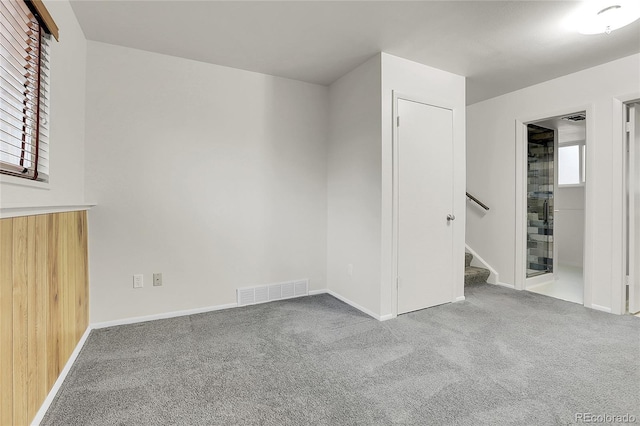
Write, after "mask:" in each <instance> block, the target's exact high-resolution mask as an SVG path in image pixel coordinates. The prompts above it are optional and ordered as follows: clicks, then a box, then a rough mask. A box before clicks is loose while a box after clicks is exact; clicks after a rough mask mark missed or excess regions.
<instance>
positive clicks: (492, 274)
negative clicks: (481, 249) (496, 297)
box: [464, 244, 500, 284]
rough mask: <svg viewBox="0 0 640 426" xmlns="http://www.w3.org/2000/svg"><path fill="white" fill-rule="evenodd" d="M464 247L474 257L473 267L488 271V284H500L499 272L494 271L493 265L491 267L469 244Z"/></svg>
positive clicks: (472, 260)
mask: <svg viewBox="0 0 640 426" xmlns="http://www.w3.org/2000/svg"><path fill="white" fill-rule="evenodd" d="M464 247H465V249H466V251H467V252H469V253H471V254H472V255H473V259H471V266H477V267H479V268H485V269H488V270H489V278H487V283H489V284H498V283H499V282H500V276H499V274H498V271H496V270H495V269H493V268H492V267H491V265H489V264H488V263H487V262H486V261H485V260H484V259H483V258H482V257H481V256H480V255H479V254H478V253H476V252H475V251H474V250H473V249H472V248H471V247H469V245H468V244H465V245H464Z"/></svg>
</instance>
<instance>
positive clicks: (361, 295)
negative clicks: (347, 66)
mask: <svg viewBox="0 0 640 426" xmlns="http://www.w3.org/2000/svg"><path fill="white" fill-rule="evenodd" d="M381 84H382V82H381V61H380V55H376V56H374V57H373V58H371V59H370V60H368V61H367V62H365V63H364V64H362V65H360V66H359V67H358V68H356V69H355V70H353V71H351V72H350V73H348V74H346V75H345V76H343V77H342V78H340V79H339V80H338V81H336V82H335V83H333V84H332V85H331V87H330V89H329V99H330V126H329V154H328V162H327V179H328V180H327V182H328V184H327V194H328V216H327V217H328V220H327V225H328V228H327V229H328V231H327V283H328V288H329V289H330V290H332V291H333V292H335V293H337V294H339V295H341V296H343V297H345V298H347V299H349V300H350V301H352V302H353V303H356V304H358V305H359V306H361V307H363V308H365V309H367V310H369V311H370V312H371V313H373V314H375V315H379V313H380V291H379V286H380V229H381V228H380V220H381V218H380V213H381V210H380V206H381V187H380V182H381V171H382V169H381V151H380V144H381V119H382V117H381V104H380V102H381ZM348 265H353V273H352V275H349V274H348V270H347V268H348Z"/></svg>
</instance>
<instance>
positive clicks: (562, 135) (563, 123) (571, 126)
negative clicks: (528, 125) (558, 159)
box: [535, 111, 588, 143]
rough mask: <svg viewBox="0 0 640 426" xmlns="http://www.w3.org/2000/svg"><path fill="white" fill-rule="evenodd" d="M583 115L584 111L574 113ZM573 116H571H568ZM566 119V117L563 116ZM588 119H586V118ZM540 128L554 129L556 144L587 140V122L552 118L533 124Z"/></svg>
mask: <svg viewBox="0 0 640 426" xmlns="http://www.w3.org/2000/svg"><path fill="white" fill-rule="evenodd" d="M580 112H581V113H584V111H576V113H580ZM568 115H573V114H568ZM563 117H566V116H563ZM587 119H588V118H587ZM535 124H536V125H538V126H540V127H545V128H547V129H555V130H557V131H558V142H559V143H563V142H575V141H584V140H585V139H586V138H587V133H586V131H587V121H586V120H583V121H569V120H563V119H562V117H553V118H548V119H546V120H542V121H537V122H536V123H535Z"/></svg>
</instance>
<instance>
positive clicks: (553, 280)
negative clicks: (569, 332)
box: [525, 111, 587, 304]
mask: <svg viewBox="0 0 640 426" xmlns="http://www.w3.org/2000/svg"><path fill="white" fill-rule="evenodd" d="M586 120H587V116H586V113H585V112H584V111H581V112H576V113H572V114H565V115H562V116H558V117H551V118H546V119H543V120H537V121H535V122H531V123H527V125H526V127H527V140H526V149H527V167H526V170H525V173H526V176H525V179H526V187H527V194H526V197H527V208H526V218H525V221H526V227H527V232H526V255H525V260H526V269H525V271H526V280H525V288H526V289H527V290H529V291H532V292H535V293H540V294H544V295H547V296H551V297H555V298H558V299H562V300H567V301H570V302H574V303H579V304H583V303H584V260H583V259H584V236H585V205H586V203H585V201H586V191H585V190H586V185H587V173H586V172H587V171H586V152H587V150H586Z"/></svg>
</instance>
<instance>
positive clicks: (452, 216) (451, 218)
mask: <svg viewBox="0 0 640 426" xmlns="http://www.w3.org/2000/svg"><path fill="white" fill-rule="evenodd" d="M452 220H456V217H455V216H454V215H452V214H448V215H447V222H450V221H452Z"/></svg>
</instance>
